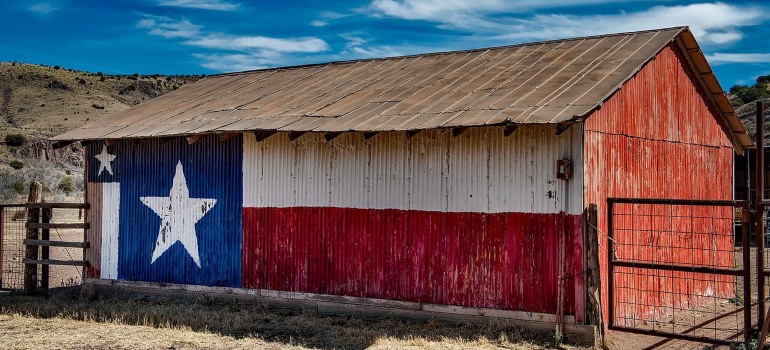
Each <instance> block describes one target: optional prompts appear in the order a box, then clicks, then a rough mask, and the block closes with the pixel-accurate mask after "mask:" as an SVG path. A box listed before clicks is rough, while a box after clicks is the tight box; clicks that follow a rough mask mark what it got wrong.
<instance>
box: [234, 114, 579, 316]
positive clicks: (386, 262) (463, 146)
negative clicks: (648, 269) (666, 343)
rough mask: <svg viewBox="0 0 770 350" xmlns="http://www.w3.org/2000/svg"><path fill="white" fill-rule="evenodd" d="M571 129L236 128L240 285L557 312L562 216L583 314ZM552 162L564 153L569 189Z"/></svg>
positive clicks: (571, 307)
mask: <svg viewBox="0 0 770 350" xmlns="http://www.w3.org/2000/svg"><path fill="white" fill-rule="evenodd" d="M581 134H582V130H580V128H578V127H575V128H572V129H570V130H568V131H567V132H565V133H564V134H562V135H560V136H557V135H556V134H555V130H554V126H553V125H539V126H522V127H520V128H519V129H518V130H517V131H516V132H514V133H513V135H511V136H510V137H504V136H503V132H502V128H499V127H490V128H479V129H470V130H468V131H467V132H465V133H463V134H462V135H460V136H459V137H452V136H451V135H450V132H449V131H448V130H431V131H425V132H421V133H419V134H418V135H416V136H414V137H412V138H407V137H406V135H405V134H404V133H383V134H379V135H377V136H375V137H374V138H372V139H370V140H364V139H363V136H362V135H361V134H355V133H351V134H344V135H342V136H340V137H338V138H336V139H334V140H333V141H331V142H324V141H323V140H322V139H321V137H322V136H321V135H313V134H310V135H306V136H303V137H301V138H300V139H298V140H297V141H294V142H291V141H289V140H288V138H287V137H286V135H285V134H279V135H276V136H273V137H271V138H268V139H267V140H265V141H263V142H261V143H257V142H256V141H255V139H254V138H253V137H252V136H246V137H245V140H244V163H243V166H244V170H243V174H244V192H243V198H244V214H243V215H244V243H243V244H244V248H243V254H244V258H243V275H244V277H243V284H244V287H248V288H265V289H276V290H286V291H299V292H312V293H326V294H339V295H349V296H360V297H373V298H385V299H397V300H408V301H421V302H426V303H437V304H451V305H464V306H474V307H490V308H501V309H514V310H528V311H533V312H547V313H555V312H556V298H557V289H556V287H557V276H558V259H557V249H558V240H559V239H560V237H561V234H562V232H563V227H565V226H566V227H567V231H568V232H567V235H566V237H564V239H566V243H567V247H568V249H567V257H566V263H565V265H566V267H567V269H568V270H567V271H568V275H569V276H571V278H570V279H569V281H568V293H567V300H568V301H567V307H566V310H567V312H568V313H570V314H575V313H576V310H577V314H578V319H582V308H583V305H582V302H583V287H582V266H583V263H582V219H581V217H580V214H581V212H582V183H583V182H582V169H581V165H580V161H579V160H580V159H581V158H582V156H581V151H582V139H581ZM560 158H569V159H573V160H576V162H575V165H576V174H577V175H576V177H575V178H574V179H573V180H571V181H570V182H569V184H568V185H565V184H564V182H562V181H560V180H557V179H556V160H557V159H560ZM561 211H565V212H566V213H567V214H566V215H561V214H559V212H561Z"/></svg>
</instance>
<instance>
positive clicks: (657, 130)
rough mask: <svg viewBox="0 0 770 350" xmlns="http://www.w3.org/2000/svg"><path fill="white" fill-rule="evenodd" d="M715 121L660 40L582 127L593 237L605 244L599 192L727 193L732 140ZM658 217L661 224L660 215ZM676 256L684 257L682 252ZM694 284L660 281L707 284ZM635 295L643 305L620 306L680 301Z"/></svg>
mask: <svg viewBox="0 0 770 350" xmlns="http://www.w3.org/2000/svg"><path fill="white" fill-rule="evenodd" d="M721 121H722V117H721V115H720V114H719V112H718V111H717V110H716V108H714V105H713V103H712V101H711V100H709V98H708V97H707V95H706V92H705V91H704V89H703V88H702V86H701V84H700V82H699V80H698V77H697V75H696V73H694V72H693V70H692V69H691V67H690V65H689V63H688V61H687V58H686V55H685V54H684V53H683V52H682V50H681V49H680V47H679V45H678V44H677V43H676V42H673V43H671V44H669V45H668V46H666V47H665V48H664V49H663V50H662V51H661V52H660V53H659V54H658V55H657V56H656V57H655V58H654V59H653V60H651V61H650V62H649V63H648V64H647V65H646V66H645V67H643V68H642V69H641V70H640V71H639V73H638V74H636V75H635V76H634V77H633V78H631V79H630V80H629V81H628V82H627V83H626V84H625V85H624V86H623V87H621V89H620V90H619V91H618V92H617V93H616V94H614V95H613V96H612V97H611V98H610V99H609V100H607V101H606V102H605V103H604V104H603V105H602V107H601V108H600V109H598V110H596V111H595V112H593V113H592V114H591V115H590V116H589V117H588V119H587V120H586V121H585V134H584V140H585V146H584V147H585V150H584V157H585V204H586V206H587V205H589V204H592V203H593V204H597V206H598V217H599V218H600V220H599V222H598V232H599V235H600V237H599V242H600V245H602V246H603V247H606V246H607V243H608V242H607V236H606V232H607V230H608V227H607V220H606V218H607V198H610V197H628V198H686V199H732V171H733V170H732V154H733V146H732V144H731V139H730V136H729V134H727V133H726V132H725V129H724V126H723V123H722V122H721ZM705 177H707V179H706V178H705ZM706 181H707V182H708V184H709V186H708V187H706V186H705V185H704V184H705V183H706ZM661 225H662V226H660V227H669V225H667V223H661ZM722 229H724V230H729V231H730V232H731V230H732V229H731V227H722ZM639 239H640V240H641V239H642V237H639ZM723 243H725V242H723ZM704 244H709V242H704ZM650 254H671V255H672V256H676V255H677V251H675V250H666V251H665V252H664V251H663V250H660V251H655V250H652V251H651V253H650ZM607 258H608V257H607V254H606V253H605V252H601V254H600V264H601V276H602V281H603V283H606V281H607V272H608V267H607ZM681 258H682V259H689V258H691V257H690V256H689V254H688V255H684V256H682V257H681ZM677 262H678V261H674V260H672V261H671V263H677ZM660 282H661V281H659V280H652V279H651V278H649V277H645V276H642V277H638V278H636V279H633V280H625V281H620V282H619V283H621V284H622V288H631V289H634V290H643V289H646V290H652V289H653V288H652V283H660ZM623 283H625V284H623ZM665 283H667V282H664V284H665ZM696 284H697V283H696ZM702 284H703V285H695V286H690V287H684V286H672V285H669V286H668V287H671V288H674V287H678V288H681V292H682V293H683V294H684V293H686V292H685V288H694V289H703V290H704V291H705V290H706V289H707V288H710V287H713V286H711V285H707V283H702ZM607 288H608V286H606V285H604V286H602V289H603V290H604V291H605V292H603V293H602V304H603V305H602V309H603V311H604V316H605V319H606V316H607V310H608V307H609V305H608V300H607V296H608V293H607V292H606V289H607ZM659 288H665V286H664V287H659ZM629 290H630V289H629ZM717 292H718V291H717ZM722 292H725V293H729V292H730V291H722ZM640 293H644V292H640ZM637 297H639V298H642V297H645V298H647V297H649V301H647V303H648V304H649V305H648V307H646V308H645V309H644V310H626V311H627V312H629V313H632V312H637V313H645V312H652V311H654V307H652V306H651V305H653V304H655V303H664V302H668V303H671V304H676V303H679V302H682V301H677V300H659V299H656V298H657V296H648V295H642V294H639V295H637ZM640 300H641V299H640ZM645 300H647V299H645ZM618 309H619V307H618V306H617V305H616V310H618ZM616 312H618V311H616ZM620 312H623V310H620ZM605 324H606V322H605Z"/></svg>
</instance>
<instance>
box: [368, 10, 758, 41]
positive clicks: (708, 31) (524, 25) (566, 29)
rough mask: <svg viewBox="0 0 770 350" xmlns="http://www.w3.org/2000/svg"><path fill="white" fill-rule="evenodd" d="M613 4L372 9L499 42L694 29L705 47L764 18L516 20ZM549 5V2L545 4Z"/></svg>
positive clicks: (670, 14)
mask: <svg viewBox="0 0 770 350" xmlns="http://www.w3.org/2000/svg"><path fill="white" fill-rule="evenodd" d="M600 2H604V3H607V2H613V1H612V0H574V1H571V0H558V1H552V2H547V5H541V2H535V1H502V0H479V1H477V2H473V3H471V2H467V1H463V0H447V1H443V0H374V1H373V2H372V3H371V5H370V9H372V10H373V11H375V13H378V14H380V15H386V16H391V17H397V18H402V19H408V20H423V21H430V22H436V23H437V24H438V26H439V27H440V28H447V29H456V30H463V31H468V32H474V33H483V34H484V35H492V38H493V39H496V40H498V41H500V42H503V41H508V42H511V41H514V42H521V41H525V40H547V39H557V38H568V37H576V36H585V35H596V34H606V33H616V32H626V31H637V30H644V29H655V28H664V27H675V26H685V25H687V26H690V28H691V30H692V31H693V33H694V34H695V36H696V37H697V39H698V40H699V41H700V42H701V43H704V44H727V43H732V42H736V41H739V40H740V39H742V38H743V34H742V33H741V32H740V31H739V30H738V28H740V27H741V26H747V25H753V24H757V23H759V22H760V21H761V19H762V18H763V17H764V16H765V14H764V13H763V11H762V9H760V8H758V7H754V6H751V5H733V4H725V3H720V2H715V3H701V4H690V5H677V6H655V7H651V8H649V9H647V10H642V11H636V12H618V13H615V14H602V15H565V14H539V15H534V16H528V17H525V16H521V15H516V13H517V12H520V11H522V10H524V9H533V8H543V7H556V6H570V5H586V4H590V3H600ZM543 3H545V2H543Z"/></svg>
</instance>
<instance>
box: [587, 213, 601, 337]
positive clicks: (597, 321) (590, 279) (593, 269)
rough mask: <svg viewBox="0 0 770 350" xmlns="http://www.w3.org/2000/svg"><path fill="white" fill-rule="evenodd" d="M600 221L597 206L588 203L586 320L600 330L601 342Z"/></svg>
mask: <svg viewBox="0 0 770 350" xmlns="http://www.w3.org/2000/svg"><path fill="white" fill-rule="evenodd" d="M598 223H599V218H598V213H597V206H596V204H594V203H591V204H589V205H588V208H586V212H585V230H584V231H583V232H584V233H585V237H584V238H583V242H584V243H585V245H584V247H585V259H586V261H585V269H586V274H585V289H586V293H585V296H586V303H585V305H586V320H588V322H589V323H590V324H592V325H594V326H596V328H597V329H598V331H599V334H598V335H599V339H598V340H599V343H600V344H603V342H604V322H603V320H602V301H601V294H600V293H601V290H602V289H601V276H600V273H601V272H600V271H599V230H598V229H597V227H598V226H597V225H598Z"/></svg>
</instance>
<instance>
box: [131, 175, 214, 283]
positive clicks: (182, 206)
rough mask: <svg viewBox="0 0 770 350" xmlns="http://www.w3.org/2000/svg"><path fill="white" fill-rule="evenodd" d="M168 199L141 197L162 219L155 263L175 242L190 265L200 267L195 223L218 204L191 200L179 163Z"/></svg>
mask: <svg viewBox="0 0 770 350" xmlns="http://www.w3.org/2000/svg"><path fill="white" fill-rule="evenodd" d="M172 182H173V183H172V185H171V191H170V192H169V194H168V197H141V198H140V199H141V200H142V203H144V205H146V206H148V207H150V209H152V211H154V212H155V214H158V216H160V218H161V222H160V231H159V232H158V239H157V241H156V242H155V248H154V249H153V250H152V261H151V262H150V264H152V263H154V262H155V260H157V259H158V258H159V257H160V256H161V255H163V253H165V252H166V250H168V249H169V248H171V246H172V245H174V243H176V242H181V243H182V245H183V246H184V249H185V250H187V253H188V254H190V257H192V259H193V261H195V263H196V264H197V265H198V268H200V267H201V259H200V257H199V256H198V237H197V235H196V233H195V223H196V222H198V220H200V219H201V218H202V217H203V216H204V215H206V213H208V212H209V210H211V208H213V207H214V204H216V203H217V200H216V199H213V198H190V191H189V190H188V188H187V181H186V180H185V178H184V171H183V170H182V162H178V163H177V164H176V174H175V175H174V180H173V181H172Z"/></svg>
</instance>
